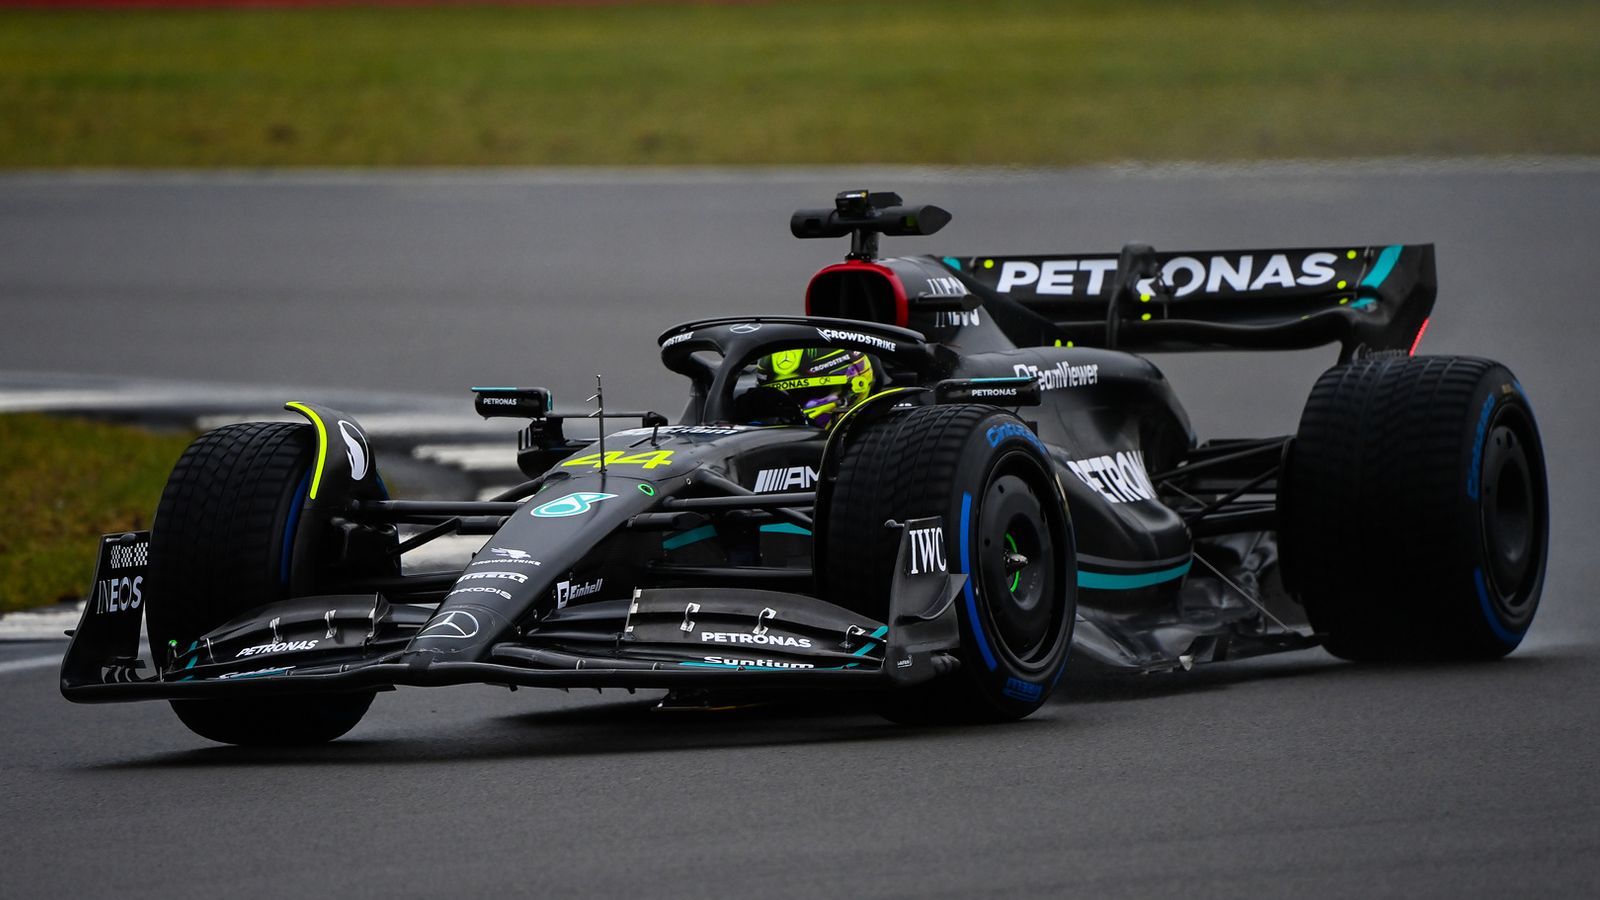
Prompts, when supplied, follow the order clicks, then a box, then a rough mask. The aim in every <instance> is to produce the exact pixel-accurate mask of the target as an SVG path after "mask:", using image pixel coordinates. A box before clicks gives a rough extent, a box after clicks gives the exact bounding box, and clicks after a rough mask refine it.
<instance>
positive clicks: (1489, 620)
mask: <svg viewBox="0 0 1600 900" xmlns="http://www.w3.org/2000/svg"><path fill="white" fill-rule="evenodd" d="M1472 581H1473V583H1474V584H1475V585H1477V588H1478V606H1479V608H1481V609H1482V610H1483V621H1484V622H1485V623H1486V624H1487V625H1488V626H1489V630H1490V631H1492V632H1494V636H1495V637H1497V638H1499V639H1500V640H1502V641H1505V642H1506V643H1507V644H1510V645H1511V646H1513V647H1515V646H1516V645H1517V644H1518V643H1519V642H1521V640H1522V636H1523V635H1524V634H1526V633H1527V629H1526V628H1524V629H1523V630H1522V631H1515V632H1514V631H1509V630H1507V628H1506V626H1504V625H1502V624H1500V617H1499V616H1497V615H1495V614H1494V605H1493V604H1491V603H1490V602H1489V586H1488V584H1487V583H1486V582H1485V581H1484V580H1483V570H1482V569H1473V570H1472Z"/></svg>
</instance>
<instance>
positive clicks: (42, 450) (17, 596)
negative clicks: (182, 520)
mask: <svg viewBox="0 0 1600 900" xmlns="http://www.w3.org/2000/svg"><path fill="white" fill-rule="evenodd" d="M193 437H194V435H192V434H155V433H151V432H149V431H145V430H144V429H140V428H133V427H129V426H124V425H107V424H103V423H98V422H85V421H78V420H73V419H58V418H53V417H50V416H44V415H37V414H31V413H21V414H16V415H0V511H3V514H0V611H5V610H13V609H25V608H27V607H30V606H41V605H44V604H49V603H55V602H57V601H59V600H76V599H80V598H82V597H84V596H85V595H86V594H87V593H88V592H89V588H90V584H89V582H90V581H91V579H93V577H94V564H95V556H96V554H97V552H98V550H99V543H98V538H99V536H100V535H101V534H104V533H109V532H114V531H135V530H139V529H143V528H148V527H150V520H151V517H152V516H153V515H154V514H155V511H156V502H157V501H158V500H159V499H160V498H161V487H162V485H164V484H166V481H167V475H168V473H170V472H171V471H172V465H173V463H175V462H177V461H178V456H179V455H180V454H182V453H183V448H184V447H187V446H188V445H189V441H190V440H192V439H193Z"/></svg>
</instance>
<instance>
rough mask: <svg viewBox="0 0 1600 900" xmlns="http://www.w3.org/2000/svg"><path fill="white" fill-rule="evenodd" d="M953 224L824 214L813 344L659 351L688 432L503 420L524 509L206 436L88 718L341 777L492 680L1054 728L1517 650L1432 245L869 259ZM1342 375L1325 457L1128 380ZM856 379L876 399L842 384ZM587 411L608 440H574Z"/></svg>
mask: <svg viewBox="0 0 1600 900" xmlns="http://www.w3.org/2000/svg"><path fill="white" fill-rule="evenodd" d="M949 218H950V216H949V214H948V213H946V212H945V211H943V210H941V209H939V208H937V207H933V206H906V205H904V204H903V203H902V201H901V200H900V198H899V197H897V196H895V195H893V194H880V193H868V192H865V191H850V192H846V193H843V194H840V195H839V197H838V198H837V200H836V202H835V205H834V207H833V208H831V209H820V210H803V211H801V212H798V213H796V214H795V215H794V217H793V218H792V220H791V229H792V231H793V232H794V234H795V235H796V236H798V237H802V238H828V237H849V238H850V240H851V249H850V254H849V257H848V258H847V259H846V260H845V261H844V262H843V263H841V264H839V265H834V266H829V267H828V268H826V269H824V270H822V271H821V272H819V273H818V274H817V275H816V276H815V277H814V278H813V280H812V281H811V284H810V286H809V288H808V290H807V299H806V315H805V316H803V317H800V316H796V317H735V318H723V319H712V320H706V321H698V322H691V323H688V324H684V325H679V326H677V327H675V328H672V329H669V330H668V331H666V332H665V333H663V334H662V335H661V336H660V338H659V344H660V348H661V357H662V362H663V363H664V364H665V365H666V367H667V368H668V369H671V370H672V371H674V372H676V373H678V374H680V375H683V376H684V377H685V378H686V379H687V381H688V385H689V392H688V393H689V399H688V404H687V407H686V409H685V410H684V412H683V414H682V415H681V416H679V417H678V418H677V420H676V422H669V420H668V419H667V418H666V417H664V416H662V415H659V414H657V413H654V412H639V413H622V412H617V411H613V410H607V409H605V408H604V407H605V404H604V400H603V398H600V402H599V408H598V409H596V410H594V411H592V412H590V411H579V412H576V413H570V412H569V413H561V412H557V411H555V410H553V409H552V408H551V403H550V395H549V393H548V392H547V391H545V390H542V389H539V388H477V389H475V390H476V392H477V393H476V401H475V402H476V407H477V409H478V411H479V412H480V413H482V414H484V415H486V416H514V417H518V418H520V419H525V420H526V421H527V422H528V424H527V427H526V428H525V429H523V430H522V432H521V436H520V439H519V448H518V453H517V458H518V462H519V465H520V467H521V469H522V470H523V471H524V472H525V473H526V474H527V476H528V478H529V480H528V481H527V482H525V483H523V484H521V485H519V486H518V487H516V488H514V489H512V490H509V491H507V492H505V493H504V494H502V495H500V496H499V497H497V498H494V499H492V500H488V501H477V502H472V501H463V502H429V501H407V500H393V499H390V498H389V494H388V491H387V489H386V488H385V486H384V482H383V479H382V477H381V476H380V474H379V472H378V467H377V464H376V461H375V460H374V459H373V455H372V452H371V447H370V444H369V442H368V439H367V437H366V435H365V434H364V432H363V431H362V429H361V426H360V425H359V424H357V423H356V421H355V420H354V419H353V418H351V417H350V416H347V415H344V414H343V413H340V412H339V411H337V410H334V409H329V408H326V407H321V406H315V405H312V404H305V403H290V404H288V406H289V408H290V409H293V410H295V411H297V412H299V413H300V414H302V415H303V416H304V418H305V419H306V423H305V424H293V423H255V424H242V425H230V426H227V427H223V428H219V429H217V430H215V431H211V432H209V433H207V434H204V435H202V436H201V437H200V438H199V439H197V440H196V441H195V442H194V444H193V445H192V446H191V447H190V448H189V449H188V450H187V451H186V452H185V453H184V455H183V457H182V458H181V459H180V460H179V462H178V463H177V466H176V468H175V469H174V471H173V473H172V477H171V479H170V481H169V482H168V484H167V487H166V490H165V493H164V494H163V495H162V498H161V504H160V508H159V510H158V512H157V514H156V518H155V522H154V526H153V529H152V531H150V532H147V533H138V534H125V535H108V536H106V537H105V538H104V540H103V546H102V550H101V558H100V568H99V572H98V574H97V576H96V588H95V593H94V595H93V596H92V597H91V598H90V600H89V602H88V604H87V606H86V608H85V610H84V613H83V618H82V621H81V623H80V625H79V627H78V629H77V630H76V634H75V637H74V639H73V641H72V644H71V646H70V648H69V650H68V652H67V655H66V659H65V661H64V663H63V667H62V691H63V693H64V694H65V695H66V696H67V698H68V699H71V700H74V701H81V702H100V701H115V700H134V699H147V698H163V699H168V700H171V701H172V705H173V708H174V709H175V710H176V711H177V713H178V716H179V718H181V719H182V720H183V722H184V723H185V724H186V725H188V726H189V727H190V728H191V729H193V730H194V731H195V732H197V733H199V734H201V735H204V736H206V737H209V738H212V739H215V740H219V741H224V742H231V743H242V744H256V743H262V744H270V743H303V742H312V741H323V740H329V739H332V738H335V737H338V736H339V735H341V734H343V733H344V732H346V731H348V730H349V729H350V728H351V727H352V726H354V725H355V723H356V722H357V721H358V720H359V719H360V718H361V716H362V715H363V714H364V713H365V711H366V710H367V708H368V706H369V705H370V704H371V702H372V699H373V696H374V694H375V693H376V692H378V691H381V690H385V689H388V688H391V687H392V686H394V685H446V684H460V683H467V682H481V683H489V684H500V685H507V686H511V687H516V686H519V685H531V686H541V687H562V688H570V687H597V688H607V687H616V688H663V689H667V690H668V691H670V693H669V694H668V695H667V702H675V703H691V704H692V703H695V702H703V701H707V698H712V699H715V698H719V697H727V696H734V697H748V696H751V695H755V694H761V693H763V692H782V691H794V690H807V691H814V690H824V689H832V690H849V691H860V692H866V693H867V694H868V695H870V697H871V698H872V699H873V700H874V702H875V703H876V704H877V706H878V707H879V708H880V709H881V710H882V711H883V712H884V713H885V714H886V715H888V716H889V717H891V718H893V719H896V720H899V721H908V722H930V721H951V720H962V721H971V720H998V719H1010V718H1016V717H1021V716H1026V715H1028V714H1029V713H1031V712H1033V711H1034V710H1036V709H1038V708H1039V707H1040V705H1042V704H1043V703H1045V701H1046V700H1047V699H1048V698H1049V697H1050V695H1051V693H1052V692H1053V691H1054V690H1055V689H1056V687H1057V686H1058V684H1059V683H1060V681H1061V678H1062V674H1063V671H1064V670H1065V666H1066V663H1067V658H1068V655H1069V651H1071V652H1072V653H1073V654H1074V655H1075V656H1076V657H1077V658H1080V659H1081V660H1083V661H1084V662H1086V663H1094V664H1100V665H1104V666H1110V667H1116V668H1122V669H1128V670H1136V671H1152V670H1168V669H1173V668H1179V667H1181V668H1188V667H1190V666H1192V665H1194V664H1196V663H1200V662H1212V661H1219V660H1225V659H1233V658H1239V657H1246V656H1251V655H1256V654H1263V653H1270V652H1275V651H1283V650H1295V649H1300V648H1306V647H1311V646H1313V645H1316V644H1321V645H1322V646H1324V647H1326V648H1327V649H1328V650H1329V651H1330V652H1332V653H1334V654H1336V655H1338V656H1341V657H1346V658H1350V659H1361V660H1365V659H1431V658H1441V657H1443V658H1470V659H1489V658H1495V657H1499V656H1502V655H1504V654H1505V653H1507V652H1509V651H1510V650H1511V649H1512V648H1514V647H1515V646H1516V645H1517V643H1518V642H1519V641H1520V640H1521V638H1522V636H1523V634H1524V633H1525V632H1526V631H1527V629H1528V626H1529V624H1530V622H1531V621H1532V619H1533V615H1534V610H1535V608H1536V607H1537V605H1538V600H1539V593H1540V589H1541V586H1542V582H1543V577H1544V568H1545V557H1546V548H1547V544H1548V515H1547V510H1548V503H1547V490H1546V484H1545V467H1544V462H1543V454H1542V450H1541V447H1540V442H1539V432H1538V429H1537V428H1536V426H1535V424H1534V417H1533V412H1532V409H1531V408H1530V406H1529V404H1528V400H1527V398H1526V396H1525V394H1524V392H1523V389H1522V386H1521V385H1520V384H1519V383H1518V382H1517V380H1516V378H1515V377H1513V376H1512V374H1511V373H1510V372H1509V371H1507V370H1506V368H1505V367H1503V366H1501V365H1499V364H1497V363H1494V362H1490V361H1488V360H1483V359H1474V358H1465V357H1418V356H1413V355H1411V351H1413V350H1414V349H1415V344H1416V341H1417V339H1418V338H1419V337H1420V336H1421V334H1422V331H1423V329H1424V327H1425V326H1426V324H1427V316H1428V313H1429V311H1430V309H1431V307H1432V305H1433V299H1434V293H1435V280H1434V265H1433V249H1432V247H1431V246H1428V245H1405V246H1382V247H1368V246H1349V245H1337V246H1330V247H1325V248H1313V249H1298V250H1258V251H1231V252H1207V253H1193V252H1189V253H1157V252H1155V251H1153V250H1152V249H1151V248H1149V247H1146V246H1136V245H1130V246H1127V247H1125V248H1123V250H1122V252H1121V253H1120V255H1118V256H1105V255H1084V256H1073V255H1060V256H1050V257H1000V256H967V257H932V256H927V257H900V258H887V259H885V258H879V256H878V243H879V238H880V236H882V235H911V234H918V235H925V234H932V233H934V232H935V231H937V230H939V229H940V228H941V227H942V226H943V225H944V224H945V223H946V222H947V221H949ZM1322 344H1337V345H1338V346H1339V347H1340V357H1339V362H1338V364H1337V365H1335V366H1334V367H1333V368H1331V369H1329V370H1328V371H1327V372H1326V373H1325V374H1324V375H1323V376H1322V377H1321V378H1320V379H1319V380H1318V381H1317V383H1316V386H1315V388H1314V389H1313V390H1312V392H1311V396H1310V398H1309V400H1308V401H1307V403H1306V406H1305V411H1304V414H1303V416H1302V418H1301V421H1300V426H1299V430H1298V431H1297V433H1296V434H1294V435H1290V436H1278V437H1265V438H1239V439H1228V440H1210V441H1205V442H1199V441H1197V439H1196V437H1195V433H1194V431H1193V430H1192V429H1191V427H1190V425H1189V421H1188V418H1187V416H1186V415H1185V413H1184V411H1183V409H1182V408H1181V407H1180V406H1179V404H1178V402H1177V399H1176V398H1175V397H1174V395H1173V392H1172V389H1171V388H1170V387H1169V386H1168V383H1167V382H1166V380H1165V379H1164V378H1163V377H1162V374H1161V372H1160V370H1159V369H1157V368H1156V366H1155V365H1154V364H1152V363H1151V362H1150V361H1149V360H1148V359H1146V358H1145V357H1143V356H1140V355H1137V351H1183V350H1210V349H1237V348H1305V347H1313V346H1318V345H1322ZM841 359H849V360H867V361H869V362H868V363H866V364H861V365H860V366H858V367H857V368H855V369H852V370H851V371H852V372H859V373H864V372H866V371H867V368H866V367H867V365H870V368H871V372H872V375H871V377H870V378H865V379H860V378H859V376H851V377H848V378H846V377H843V376H841V377H838V378H833V377H832V376H828V375H827V374H826V372H827V371H828V370H829V367H830V366H835V365H843V363H840V362H838V360H841ZM771 360H777V361H778V362H764V361H771ZM785 361H786V362H785ZM802 363H804V365H803V366H802ZM763 366H767V367H769V368H770V367H771V366H779V367H780V368H785V372H786V374H785V373H779V374H785V378H786V379H787V381H785V380H784V379H779V380H778V381H774V380H773V378H772V377H771V376H772V374H773V373H772V372H771V371H768V370H767V369H763ZM797 372H798V374H796V373H797ZM818 373H822V374H818ZM830 379H831V380H830ZM834 381H849V382H850V383H851V386H852V389H854V390H858V391H859V393H860V394H861V395H862V396H860V397H858V398H857V399H856V402H853V403H851V404H850V405H849V406H848V408H844V407H843V406H840V407H837V408H835V407H833V406H831V405H830V406H829V407H828V409H829V410H830V418H829V421H828V427H826V428H823V427H818V420H817V418H816V413H817V410H818V407H815V405H814V404H812V405H810V406H808V405H805V404H803V403H802V402H800V398H801V397H803V396H804V393H803V392H800V391H793V390H787V389H785V388H786V387H787V388H793V387H795V386H797V385H798V386H801V387H804V386H806V385H811V384H813V383H815V384H825V383H832V382H834ZM591 399H596V398H591ZM574 415H576V416H583V417H585V418H599V419H600V422H599V426H600V428H599V432H598V433H599V435H600V439H599V440H598V441H587V440H584V441H575V440H571V439H569V437H567V436H566V435H565V434H564V431H563V429H564V426H565V425H566V423H567V422H568V420H569V419H571V418H572V417H573V416H574ZM619 422H620V423H621V424H623V425H626V426H628V427H624V428H621V429H620V430H617V429H616V428H615V426H616V425H617V424H618V423H619ZM402 529H403V530H402ZM448 534H467V535H490V536H491V537H489V539H488V541H487V542H486V543H485V544H484V545H483V547H482V549H481V550H480V551H479V552H477V553H476V554H475V555H474V556H473V558H472V560H471V561H470V562H469V563H468V564H466V565H465V566H464V567H463V568H461V569H459V570H452V571H446V572H436V573H432V574H403V573H402V568H401V565H400V559H401V556H402V555H403V554H405V553H406V552H407V551H409V550H412V549H414V548H416V547H418V546H420V545H422V544H424V543H426V542H428V541H429V540H432V539H434V538H437V537H440V536H442V535H448ZM141 620H143V621H144V623H145V625H146V627H147V629H148V633H149V647H150V655H151V657H153V660H154V667H155V671H154V673H153V674H147V673H145V672H141V669H142V668H143V666H144V663H143V661H142V660H141V659H140V653H139V650H140V648H139V634H140V622H141Z"/></svg>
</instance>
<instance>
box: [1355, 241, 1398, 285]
mask: <svg viewBox="0 0 1600 900" xmlns="http://www.w3.org/2000/svg"><path fill="white" fill-rule="evenodd" d="M1399 261H1400V245H1399V244H1395V245H1394V246H1392V247H1385V248H1383V252H1382V253H1379V254H1378V261H1377V263H1375V264H1374V265H1373V267H1372V271H1371V272H1368V273H1367V277H1365V278H1363V279H1361V286H1362V287H1369V288H1375V287H1378V286H1379V285H1381V284H1383V280H1384V279H1385V278H1388V277H1389V273H1390V272H1393V271H1394V264H1395V263H1397V262H1399Z"/></svg>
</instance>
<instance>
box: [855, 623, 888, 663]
mask: <svg viewBox="0 0 1600 900" xmlns="http://www.w3.org/2000/svg"><path fill="white" fill-rule="evenodd" d="M888 633H889V626H887V625H885V626H883V627H882V628H879V629H878V630H877V631H874V632H873V633H871V634H869V635H867V637H870V638H877V639H878V640H880V641H881V640H883V636H884V635H886V634H888ZM876 646H878V645H877V644H876V643H874V642H872V641H867V642H866V643H865V644H862V645H861V649H860V650H857V651H856V652H854V653H852V654H850V655H851V656H866V655H867V653H869V652H870V651H871V650H872V648H873V647H876Z"/></svg>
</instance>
